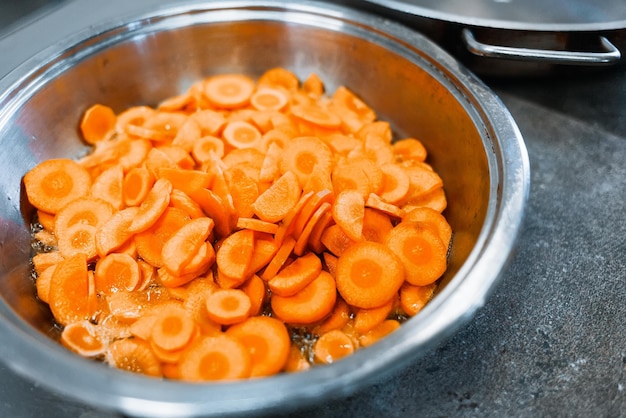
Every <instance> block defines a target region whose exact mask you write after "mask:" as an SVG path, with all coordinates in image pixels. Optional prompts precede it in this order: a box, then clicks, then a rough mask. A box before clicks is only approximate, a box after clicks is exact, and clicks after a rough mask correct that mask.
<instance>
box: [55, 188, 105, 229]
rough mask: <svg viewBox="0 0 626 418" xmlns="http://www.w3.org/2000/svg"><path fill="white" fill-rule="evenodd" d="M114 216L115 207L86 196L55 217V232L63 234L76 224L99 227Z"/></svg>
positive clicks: (69, 204) (71, 203) (68, 205)
mask: <svg viewBox="0 0 626 418" xmlns="http://www.w3.org/2000/svg"><path fill="white" fill-rule="evenodd" d="M111 216H113V207H112V206H111V205H110V204H109V203H108V202H106V201H104V200H102V199H98V198H95V197H90V196H85V197H80V198H78V199H75V200H72V201H71V202H70V203H68V204H67V205H65V206H64V207H63V209H61V210H60V211H59V212H58V213H57V214H56V217H55V220H54V229H53V230H54V231H55V232H56V234H57V235H59V234H61V235H62V234H63V233H64V231H67V230H68V228H70V227H71V226H74V225H75V224H78V223H80V224H87V225H91V226H94V227H99V226H100V225H102V224H103V223H104V222H106V221H107V220H108V219H109V218H111Z"/></svg>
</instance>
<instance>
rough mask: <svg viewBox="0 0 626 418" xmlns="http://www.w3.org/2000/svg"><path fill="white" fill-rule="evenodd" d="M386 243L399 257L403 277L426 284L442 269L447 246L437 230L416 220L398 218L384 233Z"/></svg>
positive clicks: (435, 277)
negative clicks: (386, 234)
mask: <svg viewBox="0 0 626 418" xmlns="http://www.w3.org/2000/svg"><path fill="white" fill-rule="evenodd" d="M387 246H388V247H389V248H390V249H391V250H392V251H394V253H395V254H397V256H398V258H399V259H400V260H401V262H402V264H403V266H404V271H405V276H406V281H407V282H409V283H411V284H413V285H418V286H426V285H428V284H430V283H433V282H434V281H436V280H437V279H438V278H439V277H441V275H442V274H443V273H444V272H445V270H446V265H447V259H446V257H447V252H448V248H446V246H445V245H444V244H443V242H442V241H441V239H440V238H439V235H438V234H437V232H435V231H434V230H433V229H432V228H431V227H428V226H427V225H425V224H422V223H420V222H401V223H399V224H398V225H396V226H395V227H394V228H393V229H392V230H391V232H389V235H388V236H387Z"/></svg>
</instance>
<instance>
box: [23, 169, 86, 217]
mask: <svg viewBox="0 0 626 418" xmlns="http://www.w3.org/2000/svg"><path fill="white" fill-rule="evenodd" d="M90 186H91V177H90V175H89V173H88V172H87V170H86V169H84V168H83V167H82V166H81V165H80V164H78V163H77V162H76V161H73V160H69V159H64V158H59V159H51V160H45V161H42V162H41V163H39V164H37V165H36V166H35V167H33V168H32V169H31V170H30V171H28V172H27V173H26V174H25V175H24V187H25V188H26V195H27V197H28V201H29V202H30V203H31V204H32V205H33V206H34V207H36V208H37V209H39V210H42V211H44V212H48V213H57V212H58V211H59V210H60V209H61V208H63V207H64V206H65V205H67V204H68V203H69V202H71V201H72V200H74V199H77V198H79V197H82V196H85V195H86V194H87V192H88V191H89V187H90Z"/></svg>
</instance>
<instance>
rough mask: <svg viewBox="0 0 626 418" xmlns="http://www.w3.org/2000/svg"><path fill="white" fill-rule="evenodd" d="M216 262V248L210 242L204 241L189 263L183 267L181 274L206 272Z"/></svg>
mask: <svg viewBox="0 0 626 418" xmlns="http://www.w3.org/2000/svg"><path fill="white" fill-rule="evenodd" d="M214 263H215V249H214V248H213V245H211V243H210V242H204V243H203V244H202V245H200V248H198V251H197V252H196V253H195V254H194V256H193V258H192V259H191V260H190V261H189V263H188V264H186V265H185V266H184V267H183V269H182V271H181V272H180V274H181V275H183V276H186V275H188V274H196V275H201V274H204V273H206V272H207V270H209V269H210V268H211V266H212V265H213V264H214Z"/></svg>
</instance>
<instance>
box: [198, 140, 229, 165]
mask: <svg viewBox="0 0 626 418" xmlns="http://www.w3.org/2000/svg"><path fill="white" fill-rule="evenodd" d="M191 155H192V156H193V158H194V160H196V162H198V163H199V164H202V163H205V162H207V161H210V160H211V159H212V158H213V156H216V157H218V158H222V157H223V156H224V141H222V140H221V139H220V138H218V137H215V136H211V135H207V136H203V137H200V138H198V139H197V140H195V141H194V143H193V148H192V150H191Z"/></svg>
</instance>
